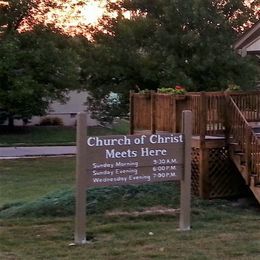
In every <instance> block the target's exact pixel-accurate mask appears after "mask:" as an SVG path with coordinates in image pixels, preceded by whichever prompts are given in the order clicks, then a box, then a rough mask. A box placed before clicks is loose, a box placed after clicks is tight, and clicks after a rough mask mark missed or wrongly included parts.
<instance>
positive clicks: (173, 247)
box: [0, 158, 260, 260]
mask: <svg viewBox="0 0 260 260" xmlns="http://www.w3.org/2000/svg"><path fill="white" fill-rule="evenodd" d="M74 162H75V161H74V158H45V159H21V160H16V161H13V160H12V161H11V160H10V161H8V160H5V161H0V169H1V171H0V177H1V179H0V205H2V208H1V209H0V216H2V218H1V220H0V223H1V227H0V232H1V234H0V259H7V260H8V259H26V260H27V259H28V260H30V259H32V260H33V259H68V260H69V259H90V260H95V259H96V260H103V259H104V260H114V259H115V260H117V259H119V260H120V259H124V260H125V259H129V260H130V259H147V260H148V259H209V260H211V259H244V260H248V259H253V260H254V259H255V260H257V259H260V229H259V225H260V209H259V206H256V205H246V207H243V206H241V205H240V204H237V203H235V201H227V200H214V201H202V200H199V199H197V198H193V200H192V230H191V231H189V232H179V231H177V227H178V217H179V216H178V215H177V216H176V215H171V216H165V215H164V216H163V215H148V216H141V217H135V216H134V215H131V212H132V211H133V210H139V211H142V210H144V209H145V208H146V207H151V206H159V205H163V206H166V207H170V208H178V206H179V198H178V193H179V190H178V185H176V184H172V183H170V184H155V185H151V186H150V185H143V186H142V185H140V186H131V187H115V188H99V189H92V190H90V191H88V194H87V197H88V201H87V206H88V209H90V210H89V215H88V216H87V234H88V237H89V238H92V239H91V241H92V242H91V243H90V244H86V245H83V246H69V243H71V242H73V232H74V231H73V229H74V218H73V215H72V213H71V212H70V213H69V212H66V210H65V208H66V207H70V206H71V204H73V183H74ZM60 190H65V191H66V190H67V192H65V193H62V192H60V193H59V191H60ZM64 194H66V196H65V195H64ZM68 194H71V196H68ZM61 201H62V202H61ZM15 202H22V203H21V204H20V206H18V207H17V206H15ZM8 203H9V207H10V208H9V209H8V208H7V209H6V207H3V205H4V204H5V205H6V204H8ZM12 204H13V206H12ZM61 206H62V207H61ZM0 207H1V206H0ZM26 208H27V211H26ZM72 208H73V207H72ZM12 209H13V211H12V212H13V213H15V214H16V215H15V214H14V215H13V217H12V218H9V217H6V216H7V215H8V214H7V215H5V212H6V213H7V212H8V210H12ZM62 209H63V210H64V211H63V212H62V213H61V214H58V213H60V211H59V210H62ZM100 209H102V210H100ZM21 210H23V214H24V215H23V216H20V215H19V212H21ZM41 210H42V211H41ZM118 210H121V211H124V212H126V211H127V212H128V213H129V215H128V216H121V215H120V214H119V213H118ZM44 211H46V212H48V214H49V215H45V216H44V215H41V214H42V212H44ZM107 212H114V216H109V215H108V214H107ZM1 213H2V215H1ZM56 213H57V214H56ZM37 214H38V215H37ZM55 214H56V217H54V216H55ZM62 214H63V215H62ZM34 215H37V216H38V217H33V216H34ZM151 232H152V233H151Z"/></svg>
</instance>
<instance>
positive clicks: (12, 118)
mask: <svg viewBox="0 0 260 260" xmlns="http://www.w3.org/2000/svg"><path fill="white" fill-rule="evenodd" d="M8 127H10V128H13V127H14V117H13V116H9V117H8Z"/></svg>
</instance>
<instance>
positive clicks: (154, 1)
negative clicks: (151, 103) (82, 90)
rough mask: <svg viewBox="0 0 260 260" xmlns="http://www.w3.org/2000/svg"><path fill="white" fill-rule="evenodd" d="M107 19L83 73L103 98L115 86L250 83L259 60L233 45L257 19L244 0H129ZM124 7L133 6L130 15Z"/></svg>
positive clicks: (214, 86) (205, 87)
mask: <svg viewBox="0 0 260 260" xmlns="http://www.w3.org/2000/svg"><path fill="white" fill-rule="evenodd" d="M110 8H111V9H112V10H117V12H118V13H119V15H118V17H117V18H115V19H112V20H111V19H110V20H108V19H105V20H104V24H105V26H106V32H103V33H102V32H97V33H96V34H94V35H93V38H94V43H93V46H92V49H91V52H90V53H88V54H87V59H86V60H87V61H88V62H87V64H85V66H84V73H85V78H86V79H87V82H88V83H89V90H90V91H91V93H92V96H93V98H94V99H96V101H97V102H98V99H101V98H102V96H103V97H105V96H106V95H108V94H109V92H110V91H112V92H116V93H121V95H122V96H124V97H125V98H126V97H127V96H128V93H129V90H130V89H136V88H138V89H157V88H159V87H170V86H175V85H182V86H185V87H186V89H187V90H189V91H201V90H221V89H225V88H226V87H227V85H228V84H230V83H234V84H237V85H240V86H241V87H250V86H252V83H253V81H254V79H255V73H256V65H255V63H254V62H253V61H251V60H250V59H249V58H243V59H242V58H241V57H239V56H238V55H236V53H235V52H234V50H233V49H232V43H233V42H234V41H235V39H236V38H237V37H238V35H239V33H240V31H239V30H240V29H241V28H242V26H243V24H244V23H245V22H246V21H248V20H250V21H252V22H254V21H255V15H254V12H253V10H252V7H251V8H249V7H247V6H245V5H244V4H243V2H242V1H241V0H227V1H222V0H211V1H205V0H185V1H183V0H125V1H122V2H120V3H118V4H114V3H113V4H111V5H110ZM122 8H124V9H125V10H131V12H132V17H131V19H125V18H124V16H123V13H122V11H120V10H122Z"/></svg>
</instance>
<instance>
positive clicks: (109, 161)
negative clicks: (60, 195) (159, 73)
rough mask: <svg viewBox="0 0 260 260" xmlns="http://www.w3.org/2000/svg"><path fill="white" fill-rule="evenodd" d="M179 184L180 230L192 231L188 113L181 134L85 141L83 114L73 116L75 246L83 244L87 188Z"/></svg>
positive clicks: (84, 238)
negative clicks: (75, 145) (75, 118)
mask: <svg viewBox="0 0 260 260" xmlns="http://www.w3.org/2000/svg"><path fill="white" fill-rule="evenodd" d="M165 181H180V182H181V196H180V197H181V198H180V223H179V229H180V230H182V231H184V230H189V229H190V200H191V112H190V111H184V112H183V127H182V133H163V134H149V135H148V134H143V135H116V136H91V137H87V122H86V114H85V113H79V114H78V117H77V160H76V214H75V215H76V216H75V218H76V219H75V236H74V240H75V243H76V244H84V243H86V190H87V189H88V188H90V187H98V186H118V185H127V184H151V183H155V182H165Z"/></svg>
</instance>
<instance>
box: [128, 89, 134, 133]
mask: <svg viewBox="0 0 260 260" xmlns="http://www.w3.org/2000/svg"><path fill="white" fill-rule="evenodd" d="M134 98H135V97H134V91H133V90H131V91H130V130H129V131H130V135H133V134H134V131H135V125H134V122H135V120H134V105H135V103H134Z"/></svg>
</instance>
